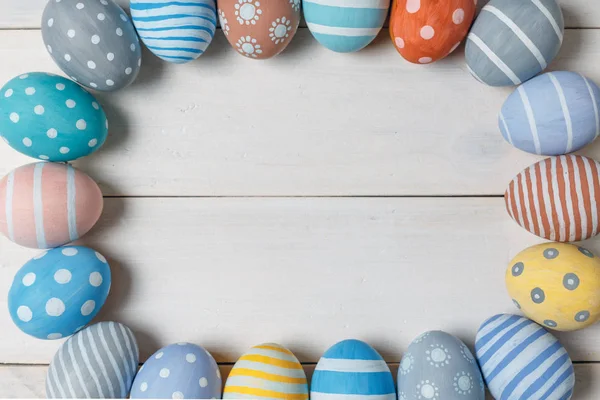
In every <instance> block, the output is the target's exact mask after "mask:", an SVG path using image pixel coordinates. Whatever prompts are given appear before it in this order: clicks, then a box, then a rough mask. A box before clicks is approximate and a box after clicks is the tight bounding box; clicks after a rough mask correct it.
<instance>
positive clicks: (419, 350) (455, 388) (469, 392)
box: [398, 331, 485, 400]
mask: <svg viewBox="0 0 600 400" xmlns="http://www.w3.org/2000/svg"><path fill="white" fill-rule="evenodd" d="M398 398H399V399H402V400H422V399H459V398H460V399H464V400H485V388H484V385H483V378H482V377H481V372H480V371H479V367H478V366H477V362H476V361H475V357H473V354H472V353H471V351H470V350H469V348H468V347H467V346H466V345H465V344H464V343H463V342H461V341H460V340H459V339H458V338H456V337H454V336H452V335H450V334H448V333H446V332H442V331H431V332H425V333H423V334H422V335H420V336H419V337H418V338H416V339H415V340H414V341H413V342H412V343H411V344H410V346H409V347H408V349H407V350H406V353H405V354H404V356H403V357H402V361H401V362H400V368H398Z"/></svg>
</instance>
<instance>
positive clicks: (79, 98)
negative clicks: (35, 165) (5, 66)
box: [0, 72, 108, 161]
mask: <svg viewBox="0 0 600 400" xmlns="http://www.w3.org/2000/svg"><path fill="white" fill-rule="evenodd" d="M0 94H1V95H0V132H2V133H1V134H2V137H3V138H4V140H5V141H6V142H7V143H8V144H9V145H10V146H11V147H12V148H13V149H15V150H17V151H18V152H20V153H23V154H25V155H27V156H29V157H33V158H39V159H41V160H49V161H71V160H76V159H78V158H80V157H83V156H87V155H89V154H91V153H93V152H94V151H96V150H98V149H99V148H100V147H101V146H102V145H103V144H104V141H105V140H106V136H107V134H108V121H107V119H106V115H105V114H104V110H103V109H102V107H101V106H100V104H99V103H98V101H97V100H96V99H95V98H94V96H92V95H91V94H89V93H88V92H86V91H85V90H83V89H82V88H81V87H80V86H79V85H77V84H76V83H74V82H73V81H70V80H68V79H65V78H63V77H61V76H57V75H53V74H47V73H42V72H30V73H28V74H22V75H19V76H18V77H16V78H13V79H11V80H10V81H8V82H7V83H6V84H5V85H4V86H3V87H2V89H0Z"/></svg>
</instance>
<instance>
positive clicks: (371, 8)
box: [302, 0, 390, 53]
mask: <svg viewBox="0 0 600 400" xmlns="http://www.w3.org/2000/svg"><path fill="white" fill-rule="evenodd" d="M302 7H303V8H304V18H305V19H306V24H307V25H308V29H309V30H310V32H311V33H312V35H313V36H314V37H315V39H317V41H318V42H319V43H321V44H322V45H323V46H325V47H326V48H328V49H329V50H333V51H336V52H338V53H350V52H353V51H358V50H360V49H362V48H364V47H366V46H367V45H368V44H369V43H371V42H372V41H373V39H375V37H376V36H377V34H378V33H379V31H380V30H381V27H382V26H383V23H384V22H385V19H386V17H387V13H388V9H389V7H390V0H340V1H332V0H303V1H302Z"/></svg>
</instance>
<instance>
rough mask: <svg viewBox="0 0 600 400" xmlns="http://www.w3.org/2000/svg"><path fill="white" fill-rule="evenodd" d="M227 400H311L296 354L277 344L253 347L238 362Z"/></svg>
mask: <svg viewBox="0 0 600 400" xmlns="http://www.w3.org/2000/svg"><path fill="white" fill-rule="evenodd" d="M223 398H224V399H262V398H266V399H288V400H308V384H307V380H306V375H305V373H304V369H303V368H302V365H301V364H300V362H299V361H298V359H297V358H296V356H294V354H293V353H292V352H291V351H289V350H288V349H286V348H285V347H283V346H281V345H278V344H275V343H265V344H261V345H258V346H254V347H253V348H252V349H250V351H249V352H247V353H246V354H244V355H243V356H242V357H240V359H239V360H238V361H237V362H236V363H235V365H234V366H233V369H232V370H231V373H230V374H229V377H228V378H227V382H226V383H225V389H224V391H223Z"/></svg>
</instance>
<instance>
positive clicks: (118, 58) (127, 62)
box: [42, 0, 142, 92]
mask: <svg viewBox="0 0 600 400" xmlns="http://www.w3.org/2000/svg"><path fill="white" fill-rule="evenodd" d="M42 38H43V39H44V44H45V45H46V49H47V50H48V53H50V56H51V57H52V59H53V60H54V62H55V63H56V64H57V65H58V66H59V67H60V69H62V70H63V72H64V73H65V74H67V75H68V76H70V77H71V79H73V80H74V81H76V82H77V83H79V84H80V85H82V86H85V87H87V88H90V89H95V90H99V91H105V92H112V91H115V90H118V89H122V88H124V87H126V86H128V85H129V84H131V83H132V82H133V81H134V80H135V78H136V77H137V75H138V72H139V70H140V66H141V65H142V51H141V48H140V42H139V39H138V36H137V33H136V31H135V28H134V26H133V24H132V22H131V20H130V19H129V17H128V16H127V14H126V13H125V11H123V9H122V8H121V7H119V6H118V5H117V4H116V3H115V2H114V1H113V0H95V1H83V0H50V1H48V4H47V5H46V8H45V9H44V13H43V15H42Z"/></svg>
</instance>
